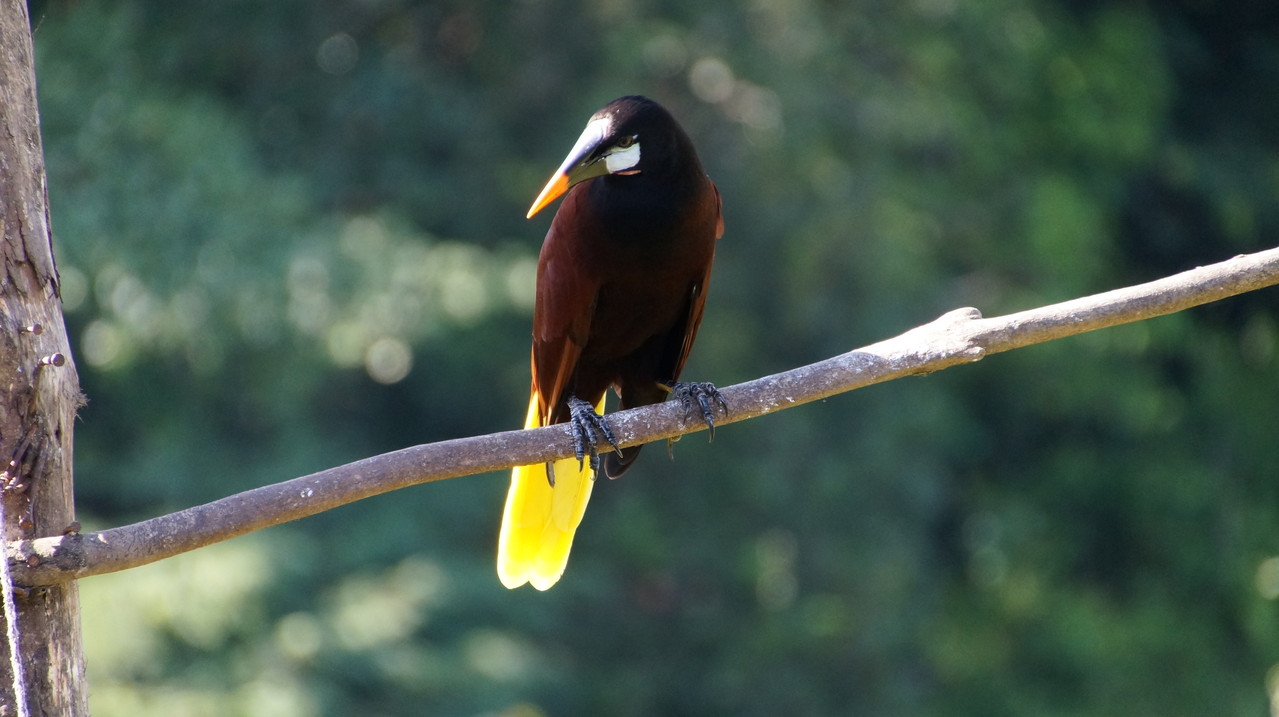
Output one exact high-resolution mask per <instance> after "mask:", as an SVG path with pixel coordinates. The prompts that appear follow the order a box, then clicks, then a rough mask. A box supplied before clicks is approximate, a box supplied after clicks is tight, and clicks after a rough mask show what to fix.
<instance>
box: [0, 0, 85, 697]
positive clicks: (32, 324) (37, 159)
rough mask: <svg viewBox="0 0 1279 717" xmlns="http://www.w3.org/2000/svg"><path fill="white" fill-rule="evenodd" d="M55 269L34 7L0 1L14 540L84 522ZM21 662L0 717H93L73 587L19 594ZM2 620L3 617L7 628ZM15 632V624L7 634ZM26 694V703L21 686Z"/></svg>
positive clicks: (2, 349) (4, 313) (4, 319)
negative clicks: (78, 509) (75, 487)
mask: <svg viewBox="0 0 1279 717" xmlns="http://www.w3.org/2000/svg"><path fill="white" fill-rule="evenodd" d="M70 356H71V354H70V350H69V348H68V344H67V333H66V327H65V325H64V324H63V320H62V302H61V299H60V298H59V295H58V275H57V269H56V267H55V265H54V260H53V247H52V243H51V232H50V226H49V213H48V197H47V193H46V187H45V171H44V152H43V147H42V145H41V141H40V125H39V116H38V113H37V109H36V93H35V70H34V58H33V53H32V44H31V30H30V21H29V18H28V15H27V6H26V3H25V2H22V0H0V499H2V500H3V507H4V516H5V522H4V526H3V534H4V539H5V540H6V541H13V540H21V539H30V538H36V537H42V536H50V535H58V534H60V533H62V532H63V531H64V530H66V529H67V528H68V527H69V526H71V524H72V521H73V520H74V507H73V503H72V479H71V478H72V476H71V429H72V422H73V420H74V418H75V411H76V408H77V406H78V404H79V401H80V389H79V382H78V379H77V376H76V371H75V365H74V364H73V363H72V361H71V358H70ZM15 606H16V608H17V620H16V623H17V625H16V626H17V635H18V656H19V662H20V663H21V665H22V673H23V674H22V677H23V679H22V680H20V681H19V680H15V679H14V675H13V674H12V671H11V670H10V664H11V662H10V647H9V642H8V640H0V714H4V715H15V714H31V715H60V716H61V715H85V714H88V708H87V705H86V699H85V695H86V691H85V682H84V650H83V646H82V641H81V637H80V614H79V598H78V594H77V587H76V584H75V583H74V582H68V583H65V584H61V585H56V586H50V587H47V588H37V589H34V590H20V591H18V592H17V594H16V596H15ZM2 620H3V618H2V617H0V621H2ZM6 626H7V623H6ZM19 682H22V683H25V690H24V691H25V695H18V694H16V693H17V688H16V687H15V685H16V684H18V683H19Z"/></svg>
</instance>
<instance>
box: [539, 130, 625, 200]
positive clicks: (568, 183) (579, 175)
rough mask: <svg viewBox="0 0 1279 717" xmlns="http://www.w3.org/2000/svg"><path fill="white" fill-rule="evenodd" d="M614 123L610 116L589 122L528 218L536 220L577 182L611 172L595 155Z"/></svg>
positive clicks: (543, 190) (543, 189)
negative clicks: (535, 215)
mask: <svg viewBox="0 0 1279 717" xmlns="http://www.w3.org/2000/svg"><path fill="white" fill-rule="evenodd" d="M610 124H611V123H610V121H609V119H608V118H607V117H600V118H598V119H593V120H591V121H590V122H587V123H586V129H584V130H582V136H581V137H578V138H577V143H576V144H574V145H573V149H572V150H570V151H569V153H568V156H567V157H565V158H564V163H563V164H561V165H560V168H559V169H557V170H555V174H553V175H551V179H550V181H548V182H547V183H546V186H545V187H543V188H542V193H541V194H539V195H537V199H535V200H533V206H532V207H531V208H530V209H529V210H528V214H526V215H525V218H526V219H532V218H533V215H534V214H537V213H538V212H540V211H542V209H543V208H544V207H545V206H546V205H547V204H550V203H551V202H553V201H555V200H556V199H559V198H560V197H561V196H563V194H564V193H565V192H567V191H568V190H569V188H570V187H572V186H573V185H574V184H577V183H578V182H584V181H586V180H588V179H591V178H592V177H601V176H603V175H605V174H608V166H607V165H606V164H605V163H604V162H601V161H600V159H601V157H592V156H591V155H592V154H593V153H594V152H595V150H596V149H598V148H599V146H600V143H601V142H603V141H604V139H605V138H606V137H607V136H608V133H609V129H610Z"/></svg>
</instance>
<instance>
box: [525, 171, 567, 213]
mask: <svg viewBox="0 0 1279 717" xmlns="http://www.w3.org/2000/svg"><path fill="white" fill-rule="evenodd" d="M567 191H568V175H567V174H565V173H564V172H556V174H555V176H554V177H551V181H549V182H547V183H546V186H545V187H543V188H542V193H541V194H539V195H537V199H535V200H533V206H532V207H530V208H529V210H528V214H525V215H524V218H525V219H532V218H533V215H534V214H537V213H538V212H540V211H542V209H543V208H545V207H546V205H547V204H550V203H551V202H553V201H555V200H556V199H559V198H560V196H561V195H563V194H564V192H567Z"/></svg>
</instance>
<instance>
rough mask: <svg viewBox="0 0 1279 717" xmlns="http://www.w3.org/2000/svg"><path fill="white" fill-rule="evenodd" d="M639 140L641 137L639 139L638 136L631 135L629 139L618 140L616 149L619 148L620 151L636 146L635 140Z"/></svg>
mask: <svg viewBox="0 0 1279 717" xmlns="http://www.w3.org/2000/svg"><path fill="white" fill-rule="evenodd" d="M637 139H639V137H637V136H636V135H630V136H629V137H623V138H621V139H619V140H617V145H616V147H617V148H618V149H626V148H627V147H629V146H631V145H633V144H635V140H637Z"/></svg>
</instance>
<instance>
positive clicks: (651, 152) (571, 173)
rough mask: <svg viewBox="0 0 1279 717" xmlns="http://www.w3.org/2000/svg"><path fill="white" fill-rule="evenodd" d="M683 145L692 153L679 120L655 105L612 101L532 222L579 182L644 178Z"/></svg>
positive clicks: (536, 206)
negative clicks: (609, 176)
mask: <svg viewBox="0 0 1279 717" xmlns="http://www.w3.org/2000/svg"><path fill="white" fill-rule="evenodd" d="M681 139H682V140H683V144H688V146H689V147H690V148H691V146H692V145H691V143H689V142H688V140H687V137H686V135H684V131H683V130H682V129H680V127H679V125H678V124H677V123H676V122H675V119H674V118H673V117H671V115H670V114H669V113H668V112H667V111H666V110H665V109H664V108H663V107H662V106H661V105H659V104H657V103H656V102H654V101H652V100H650V99H648V98H647V97H641V96H639V95H630V96H627V97H620V98H618V99H616V100H613V101H612V102H610V103H608V104H607V105H605V106H604V108H603V109H601V110H600V111H599V112H596V113H595V114H594V115H592V116H591V119H590V120H589V121H588V122H587V123H586V129H584V130H582V136H580V137H578V138H577V143H576V144H574V145H573V149H571V150H570V151H569V153H568V156H567V157H565V158H564V162H563V164H561V165H560V168H559V169H557V170H556V171H555V174H553V175H552V176H551V179H550V181H548V182H547V183H546V186H545V187H544V188H543V189H542V193H541V194H539V195H537V199H536V200H534V201H533V206H532V207H531V208H530V209H529V210H528V215H527V216H528V217H529V218H532V216H533V215H534V214H537V213H538V212H539V211H541V210H542V208H544V207H545V206H546V205H548V204H550V203H551V202H553V201H555V200H556V199H558V198H559V197H560V196H561V195H563V194H564V193H565V192H567V191H568V190H569V188H570V187H572V186H573V185H575V184H578V183H579V182H584V181H586V180H588V179H592V178H594V177H602V176H604V175H606V174H612V175H634V174H640V173H642V172H645V171H648V169H649V168H650V167H657V166H659V163H658V162H657V160H658V158H659V155H662V154H673V153H674V152H673V150H674V148H675V146H676V145H678V144H681V142H680V141H679V140H681ZM666 159H667V160H672V159H673V157H666Z"/></svg>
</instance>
